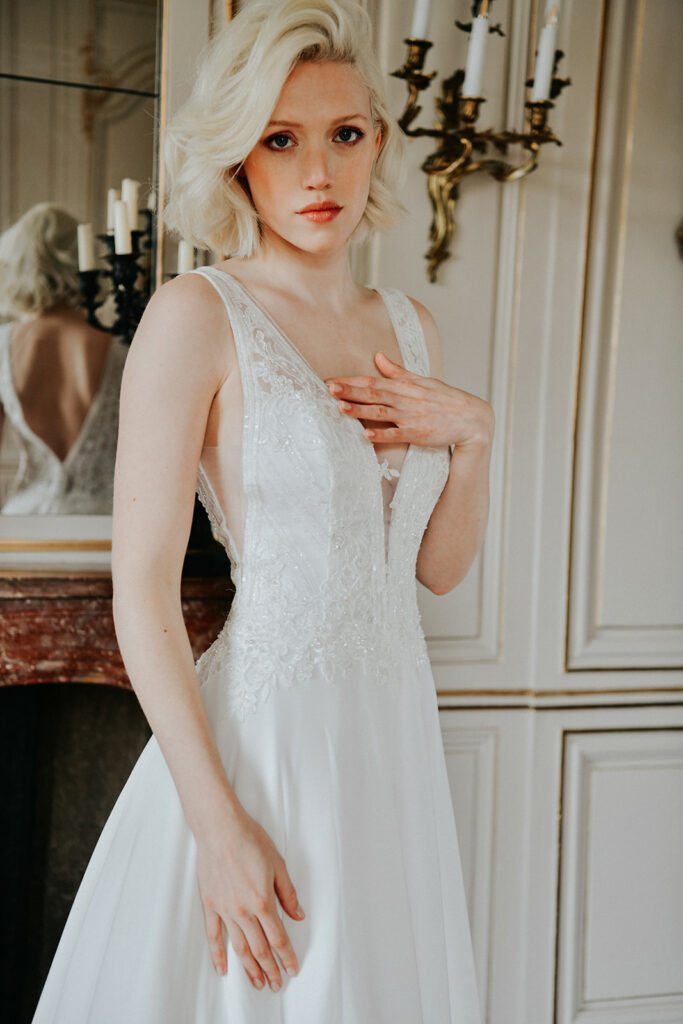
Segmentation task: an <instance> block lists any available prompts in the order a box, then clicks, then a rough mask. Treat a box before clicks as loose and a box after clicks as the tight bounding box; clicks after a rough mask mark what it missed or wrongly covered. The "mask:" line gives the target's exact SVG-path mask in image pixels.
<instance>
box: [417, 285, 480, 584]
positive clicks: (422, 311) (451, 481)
mask: <svg viewBox="0 0 683 1024" xmlns="http://www.w3.org/2000/svg"><path fill="white" fill-rule="evenodd" d="M412 302H413V304H414V305H415V307H416V309H417V312H418V315H419V317H420V322H421V324H422V329H423V331H424V335H425V341H426V343H427V352H428V354H429V368H430V376H431V377H432V378H436V379H437V380H438V381H441V378H442V377H443V354H442V349H441V341H440V339H439V329H438V327H437V325H436V322H435V320H434V317H433V316H432V314H431V313H430V312H429V310H428V309H427V307H426V306H423V305H422V303H420V302H417V300H416V299H413V300H412ZM450 390H451V391H454V392H457V396H458V397H459V400H458V401H457V411H456V408H455V406H456V395H453V396H449V397H452V398H453V403H454V415H457V416H458V417H459V418H460V419H461V421H462V424H461V429H462V435H461V437H460V440H459V441H458V442H457V443H456V442H455V441H454V442H452V443H451V464H450V470H449V473H448V478H447V480H446V485H445V487H444V489H443V491H442V492H441V495H440V497H439V500H438V501H437V503H436V505H435V506H434V511H433V512H432V515H431V517H430V520H429V523H428V524H427V529H426V530H425V532H424V535H423V537H422V543H421V545H420V550H419V553H418V557H417V578H418V580H419V581H420V583H422V584H424V586H426V587H428V588H429V590H431V591H432V592H433V593H435V594H447V593H448V592H449V591H451V590H453V588H454V587H456V586H457V585H458V583H461V582H462V580H463V579H464V578H465V576H466V575H467V573H468V572H469V570H470V567H471V565H472V563H473V562H474V559H475V558H476V555H477V552H478V551H479V549H480V547H481V545H482V542H483V540H484V534H485V532H486V525H487V523H488V515H489V499H490V494H489V470H490V465H491V448H492V444H493V434H494V429H495V417H494V414H493V409H492V407H491V406H490V405H489V403H488V402H485V401H484V400H483V399H481V398H478V397H477V396H476V395H470V394H469V393H468V392H466V391H458V389H455V388H452V389H450ZM460 396H461V397H460Z"/></svg>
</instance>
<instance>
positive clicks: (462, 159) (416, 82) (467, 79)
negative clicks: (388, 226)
mask: <svg viewBox="0 0 683 1024" xmlns="http://www.w3.org/2000/svg"><path fill="white" fill-rule="evenodd" d="M418 6H419V5H418ZM488 6H489V5H488V0H481V3H480V4H479V7H478V11H479V13H478V14H477V15H476V17H475V16H474V10H476V9H477V4H476V3H475V4H474V5H473V20H472V21H471V22H468V23H462V22H460V21H456V22H455V24H456V25H457V27H458V28H459V29H461V30H462V31H464V32H468V33H470V42H469V47H468V57H467V70H464V69H462V68H459V69H458V70H456V71H455V72H454V74H452V75H451V77H450V78H447V79H444V81H443V83H442V94H441V97H440V98H438V99H437V100H436V102H435V106H436V110H437V115H438V117H437V122H436V125H435V127H434V128H413V127H411V125H412V123H413V121H414V120H415V118H416V117H417V116H418V115H419V113H420V111H421V110H422V108H421V107H420V106H418V102H417V101H418V97H419V94H420V92H421V91H422V90H424V89H427V88H428V87H429V84H430V82H431V81H432V79H433V78H434V77H435V76H436V74H437V72H436V71H433V72H431V73H430V74H427V73H426V72H425V71H424V63H425V57H426V54H427V50H428V49H429V48H430V47H431V46H432V43H431V42H430V41H429V40H428V39H420V38H415V37H414V36H412V35H411V36H410V37H408V38H407V39H404V42H405V43H406V44H407V46H408V53H407V57H406V62H405V64H404V65H403V67H402V68H399V70H398V71H392V72H391V74H392V75H393V76H394V77H395V78H403V79H404V80H405V82H406V84H407V86H408V102H407V104H406V108H405V110H404V111H403V114H402V115H401V117H400V118H399V121H398V123H399V126H400V127H401V129H402V131H403V132H404V133H405V134H406V135H408V136H411V137H413V138H416V137H420V136H428V137H429V138H433V139H437V140H438V145H437V148H436V150H435V151H434V152H433V153H431V154H430V155H429V156H428V157H427V159H426V160H425V161H424V163H423V164H422V170H423V171H424V172H425V173H426V174H427V175H428V192H429V198H430V200H431V204H432V223H431V227H430V232H429V238H430V246H429V249H428V250H427V252H426V253H425V258H426V259H427V276H428V278H429V280H430V281H431V282H432V283H433V282H434V281H436V272H437V268H438V266H439V265H440V264H441V263H442V262H443V261H444V260H445V259H447V258H448V256H449V255H450V252H449V248H448V246H449V244H450V241H451V237H452V234H453V223H454V212H455V201H456V199H457V198H458V196H459V185H460V182H461V181H462V180H463V178H466V177H467V176H468V175H470V174H475V173H476V172H477V171H486V172H487V173H488V174H490V175H491V176H492V177H493V178H495V179H496V180H497V181H503V182H506V181H519V180H520V179H521V178H524V177H526V175H527V174H530V173H531V171H533V170H534V169H535V168H536V166H537V164H538V153H539V150H540V148H541V146H542V145H544V144H545V143H548V142H554V143H555V144H556V145H558V146H561V145H562V143H561V142H560V140H559V139H558V138H557V137H556V136H555V134H554V133H553V131H552V129H551V128H550V126H549V125H548V114H549V112H550V111H551V110H552V109H553V107H554V105H555V104H554V103H553V102H552V100H554V99H555V98H556V97H557V96H558V95H559V94H560V93H561V91H562V89H564V88H565V86H567V85H570V84H571V79H569V78H557V77H556V71H557V65H558V63H559V61H560V60H561V59H562V57H563V56H564V53H563V51H562V50H555V48H554V43H555V35H556V32H557V17H558V6H555V5H551V3H550V2H549V3H548V5H547V8H546V19H545V25H544V26H543V29H542V30H541V39H540V45H539V51H538V57H537V61H536V69H535V79H534V78H530V79H528V80H527V81H526V82H525V85H526V86H527V87H533V91H532V96H531V99H530V100H529V101H527V102H526V103H525V105H524V106H525V109H526V111H527V117H526V130H525V131H522V132H515V131H500V132H496V131H493V130H492V129H491V128H487V129H485V130H479V129H477V128H476V122H477V119H478V117H479V108H480V106H481V104H482V103H485V102H486V100H485V98H484V97H483V96H481V95H478V93H480V92H481V73H482V69H483V53H484V46H485V43H486V38H487V37H488V35H489V34H493V33H495V34H498V35H500V36H504V32H503V31H502V29H501V27H500V25H493V26H490V25H489V24H488V14H487V11H488ZM416 19H417V15H416ZM423 23H424V22H423ZM473 86H474V88H473ZM472 92H474V93H476V94H475V95H470V93H472ZM513 143H516V144H518V145H521V146H522V147H523V149H525V150H527V151H528V157H527V158H526V160H524V161H523V162H522V163H520V164H518V165H513V164H510V163H509V162H507V161H506V160H503V159H502V158H501V157H498V156H489V155H487V153H488V151H489V147H493V148H494V149H495V150H497V151H498V153H500V154H502V155H503V156H505V155H506V154H507V148H508V146H509V145H511V144H513ZM475 154H483V155H482V156H481V157H479V158H477V157H475Z"/></svg>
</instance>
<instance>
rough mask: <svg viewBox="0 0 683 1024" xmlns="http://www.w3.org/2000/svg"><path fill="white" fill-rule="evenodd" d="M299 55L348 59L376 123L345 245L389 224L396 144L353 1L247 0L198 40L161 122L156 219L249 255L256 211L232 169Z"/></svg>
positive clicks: (400, 165) (256, 238)
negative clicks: (191, 68)
mask: <svg viewBox="0 0 683 1024" xmlns="http://www.w3.org/2000/svg"><path fill="white" fill-rule="evenodd" d="M299 61H337V62H340V63H347V64H351V65H353V67H354V68H355V69H356V70H357V71H358V73H359V74H360V76H361V78H362V79H363V81H364V83H365V85H366V86H367V89H368V92H369V98H370V109H371V111H372V121H373V125H374V130H375V131H376V130H377V128H378V127H381V129H382V141H381V146H380V150H379V153H378V155H377V157H376V159H375V162H374V164H373V168H372V172H371V178H370V189H369V194H368V200H367V204H366V208H365V211H364V213H363V216H362V218H361V220H360V221H359V223H358V224H357V226H356V228H355V230H354V232H353V234H352V235H351V239H350V240H351V241H352V242H362V241H364V240H365V239H366V238H368V237H369V235H370V234H371V233H372V232H373V231H374V230H387V229H388V228H390V227H392V226H393V225H394V223H395V222H396V220H397V219H398V216H399V214H402V213H405V212H406V208H405V206H404V205H403V204H402V203H401V202H400V200H399V198H398V191H399V189H400V186H401V184H402V181H403V176H404V162H403V155H404V142H403V137H402V136H401V133H400V129H399V128H398V125H397V124H396V123H395V121H394V120H393V119H392V117H391V114H390V113H389V110H388V106H387V100H386V96H385V91H384V79H383V76H382V72H381V70H380V67H379V64H378V61H377V57H376V55H375V53H374V50H373V45H372V24H371V22H370V18H369V17H368V15H367V13H366V11H365V10H364V9H363V8H362V7H361V6H360V4H359V3H357V2H355V0H316V2H312V0H252V2H251V3H249V4H247V5H246V6H245V7H244V8H243V9H242V10H241V11H240V12H239V14H238V15H237V16H236V17H235V18H234V19H233V20H232V21H230V22H228V23H227V24H226V25H225V26H223V27H222V28H221V29H220V30H219V32H218V33H217V34H216V35H215V36H214V37H213V38H212V39H211V40H210V41H209V42H208V43H207V44H206V45H205V47H204V49H203V51H202V53H201V55H200V58H199V61H198V70H197V74H196V79H195V82H194V86H193V89H192V92H191V95H190V97H189V99H188V100H187V101H186V102H185V103H184V104H183V106H182V107H181V108H180V109H179V110H178V111H177V113H176V114H175V116H174V117H173V118H172V120H171V122H170V123H169V125H168V127H167V129H166V139H165V143H164V156H165V160H166V167H167V174H168V182H169V187H168V197H167V205H166V208H165V211H164V214H163V219H164V223H165V225H166V226H167V227H168V228H169V230H171V231H174V232H176V233H177V234H179V235H180V236H181V237H182V238H184V239H186V240H187V241H188V242H190V243H191V244H192V245H194V246H196V247H197V248H202V249H213V250H214V251H215V252H218V253H221V254H224V255H230V256H240V257H248V256H252V255H253V254H254V253H255V252H256V251H257V250H258V248H259V245H260V241H261V232H260V227H259V219H258V214H257V212H256V210H255V208H254V205H253V203H252V200H251V197H250V195H249V193H248V191H247V189H246V188H245V187H244V186H243V185H242V183H241V181H240V179H239V178H238V177H237V173H238V171H239V170H240V168H241V165H242V163H243V161H244V160H245V159H246V157H247V156H248V154H249V153H250V152H251V150H252V149H253V148H254V146H255V145H256V144H257V142H258V141H259V138H260V137H261V135H262V134H263V131H264V130H265V128H266V125H267V124H268V121H269V120H270V117H271V115H272V112H273V109H274V108H275V105H276V104H277V101H278V97H279V95H280V91H281V90H282V87H283V85H284V83H285V81H286V79H287V77H288V75H289V74H290V72H291V71H292V69H293V68H294V66H295V65H296V64H297V63H298V62H299Z"/></svg>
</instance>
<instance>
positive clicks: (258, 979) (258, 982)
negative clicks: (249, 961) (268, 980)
mask: <svg viewBox="0 0 683 1024" xmlns="http://www.w3.org/2000/svg"><path fill="white" fill-rule="evenodd" d="M254 984H255V985H256V988H263V982H262V981H261V979H260V978H254Z"/></svg>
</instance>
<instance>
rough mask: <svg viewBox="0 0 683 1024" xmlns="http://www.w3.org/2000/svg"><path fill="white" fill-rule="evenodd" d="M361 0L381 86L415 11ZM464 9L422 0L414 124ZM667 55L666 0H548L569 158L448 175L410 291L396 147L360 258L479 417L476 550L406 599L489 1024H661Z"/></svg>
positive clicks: (679, 959) (419, 154) (671, 116)
mask: <svg viewBox="0 0 683 1024" xmlns="http://www.w3.org/2000/svg"><path fill="white" fill-rule="evenodd" d="M368 6H369V7H371V10H372V12H373V16H374V18H375V23H376V25H377V28H378V33H379V35H378V47H379V52H380V55H381V58H382V61H383V66H384V68H385V70H386V72H387V75H388V73H389V72H390V71H393V70H394V69H396V68H397V67H399V66H400V65H401V64H402V63H403V60H404V56H405V49H406V48H405V45H404V43H403V39H404V38H405V36H406V35H408V32H409V28H410V20H411V14H412V6H413V5H412V2H410V0H376V2H375V3H373V4H368ZM536 6H537V5H536V4H535V3H534V2H532V0H514V2H513V0H495V2H494V3H493V4H492V7H491V17H492V20H493V21H499V22H501V24H502V26H503V29H504V31H505V33H506V38H505V39H500V38H499V37H497V36H492V37H491V38H490V40H489V47H488V53H487V64H486V70H485V75H484V89H483V92H484V94H485V96H486V97H487V102H486V104H485V105H484V106H483V108H482V114H481V118H480V121H481V123H482V124H483V125H484V126H486V127H488V126H494V127H496V128H504V127H507V128H520V127H521V126H522V105H523V100H524V90H523V87H522V83H523V80H524V78H525V77H526V75H527V73H528V64H529V61H530V60H531V59H532V56H533V50H534V48H535V43H534V40H535V38H536V32H535V30H534V25H535V24H537V19H538V16H539V12H538V11H537V10H536ZM540 7H541V13H542V9H543V4H540ZM469 8H470V4H469V2H468V0H456V2H446V0H435V3H434V4H433V5H432V11H433V13H432V20H431V25H430V32H429V38H430V39H432V40H433V41H434V46H433V47H432V48H431V49H430V50H429V53H428V57H427V65H426V70H428V71H432V70H435V69H436V70H438V71H439V77H438V79H437V80H436V81H435V82H434V83H432V86H431V87H430V89H429V90H428V91H427V92H426V93H422V94H421V102H422V106H423V112H422V114H421V115H420V118H419V119H418V122H417V123H419V124H422V125H429V124H431V122H432V120H433V117H434V105H433V104H434V98H435V97H436V96H437V95H438V91H439V88H440V80H441V78H442V77H445V76H448V75H450V74H451V73H452V72H453V71H454V69H455V68H456V67H458V66H463V65H464V60H465V53H466V40H465V37H464V36H463V35H462V33H460V32H459V31H458V30H457V29H456V28H455V27H454V21H455V18H456V17H457V18H459V19H460V20H465V21H466V20H468V19H469ZM682 38H683V5H682V4H681V3H680V2H679V0H647V2H646V0H610V2H609V3H607V2H606V0H601V2H598V3H594V2H592V0H564V2H563V3H562V12H561V23H560V32H559V36H558V44H557V45H558V47H559V48H561V49H563V50H564V51H565V53H566V55H567V56H566V57H565V60H564V62H563V64H562V65H561V67H560V73H561V75H562V76H563V77H566V76H570V77H571V79H572V85H571V87H570V88H568V89H567V90H565V91H564V93H563V94H562V96H561V97H560V98H559V100H558V101H557V103H556V106H555V109H554V111H553V112H552V115H551V118H550V123H551V125H552V127H553V128H554V129H555V131H556V132H557V134H558V135H559V137H560V138H561V139H562V141H563V143H564V145H563V147H562V148H557V147H551V146H547V147H545V148H544V150H543V151H542V153H541V159H540V165H539V168H538V169H537V171H535V172H534V174H533V175H531V176H530V177H529V178H528V179H527V180H525V181H523V182H521V183H518V184H508V185H500V184H498V183H496V182H494V181H493V180H491V179H489V178H487V177H485V176H483V175H476V176H474V177H473V178H472V179H471V180H468V181H465V182H464V183H463V185H462V187H461V191H460V198H459V199H458V201H457V203H456V227H455V231H454V236H453V241H452V243H451V253H452V256H451V259H450V260H449V261H448V262H447V263H445V264H443V265H442V267H441V268H440V270H439V277H438V282H437V283H436V284H430V283H429V282H428V280H427V277H426V273H425V260H424V258H423V254H424V252H425V250H426V248H427V244H428V228H429V221H430V216H431V210H430V205H429V201H428V197H427V192H426V178H425V175H424V173H423V172H422V171H421V170H420V164H421V163H422V161H423V160H424V158H425V157H426V156H427V154H428V152H429V150H430V143H429V142H428V141H425V140H411V141H410V142H409V144H408V153H409V161H410V170H409V175H408V183H407V187H406V190H405V193H404V201H405V202H406V205H407V206H408V207H409V210H410V213H409V216H408V218H407V219H406V220H405V221H404V223H403V224H402V225H401V226H400V227H398V228H396V229H395V230H394V231H393V232H392V233H391V235H390V236H388V237H386V238H384V239H380V240H378V241H377V242H376V243H375V244H374V246H373V248H372V251H371V252H370V253H369V254H366V256H365V262H361V261H359V263H358V264H357V266H358V268H359V269H367V274H366V279H367V281H368V283H369V284H389V285H392V284H393V285H396V286H398V287H400V288H402V289H403V290H404V291H406V292H407V293H408V294H409V295H412V296H414V297H415V298H417V299H419V300H421V301H422V302H424V303H425V305H427V306H428V307H429V309H430V310H431V311H432V312H433V314H434V316H435V317H436V320H437V323H438V324H439V327H440V330H441V337H442V342H443V347H444V357H445V358H444V362H445V374H444V376H445V379H446V380H447V381H448V382H449V383H451V384H453V385H455V386H457V387H460V388H463V389H464V390H466V391H471V392H474V393H475V394H478V395H481V396H482V397H484V398H486V399H487V400H488V401H489V402H491V404H492V405H493V407H494V410H495V413H496V438H495V446H494V453H493V459H492V466H491V514H490V519H489V525H488V529H487V535H486V539H485V542H484V546H483V548H482V551H481V552H480V554H479V556H478V558H477V560H476V561H475V563H474V564H473V566H472V568H471V570H470V572H469V574H468V576H467V578H466V579H465V580H464V581H463V582H462V583H461V584H460V586H459V587H457V588H456V590H455V591H453V592H451V594H449V595H447V596H445V597H435V596H434V595H432V594H429V593H427V592H426V591H421V607H422V613H423V622H424V624H425V631H426V633H427V635H428V638H429V645H430V653H431V656H432V663H433V666H434V672H435V677H436V680H437V687H438V690H439V703H440V707H441V716H442V726H443V738H444V748H445V752H446V759H447V764H448V770H449V777H450V781H451V788H452V793H453V802H454V806H455V812H456V820H457V825H458V835H459V839H460V845H461V853H462V862H463V870H464V872H465V881H466V887H467V894H468V908H469V914H470V923H471V927H472V934H473V939H474V945H475V956H476V963H477V971H478V978H479V984H480V991H481V1000H482V1006H483V1007H484V1015H485V1020H486V1021H487V1022H488V1024H602V1022H605V1021H610V1022H615V1024H622V1022H623V1024H655V1022H660V1021H661V1022H670V1024H673V1022H675V1021H676V1022H683V872H682V871H681V868H680V865H681V864H683V760H682V757H683V746H682V744H683V706H682V705H683V671H681V669H682V667H683V637H682V635H681V630H682V629H683V586H682V585H681V582H680V581H681V579H682V578H683V543H682V538H683V531H681V529H680V509H681V507H682V506H683V473H681V469H680V467H681V465H683V449H682V439H683V403H681V400H680V396H681V380H682V379H683V366H681V353H682V352H683V348H682V347H681V344H680V324H681V322H683V302H682V299H681V297H682V296H683V290H682V289H681V286H680V274H681V269H682V268H681V261H680V258H679V256H678V253H677V248H676V242H675V238H674V233H675V230H676V227H677V225H678V223H679V221H680V218H681V214H682V213H683V207H681V194H680V167H681V159H682V157H683V153H682V152H681V145H682V142H683V134H682V133H681V131H680V113H681V108H680V97H681V95H683V80H682V75H681V68H682V67H683V65H682V63H681V61H680V55H679V47H680V41H681V39H682ZM387 80H388V83H389V93H390V97H391V103H392V109H393V111H394V113H395V114H396V115H397V116H398V115H399V114H400V112H401V111H402V109H403V105H404V102H405V97H406V92H407V90H406V89H405V85H404V83H403V82H401V81H399V80H397V79H394V78H389V77H388V79H387ZM520 155H521V154H519V153H517V154H515V152H514V150H511V151H510V156H511V157H512V158H513V159H514V158H515V156H517V157H519V156H520Z"/></svg>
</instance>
